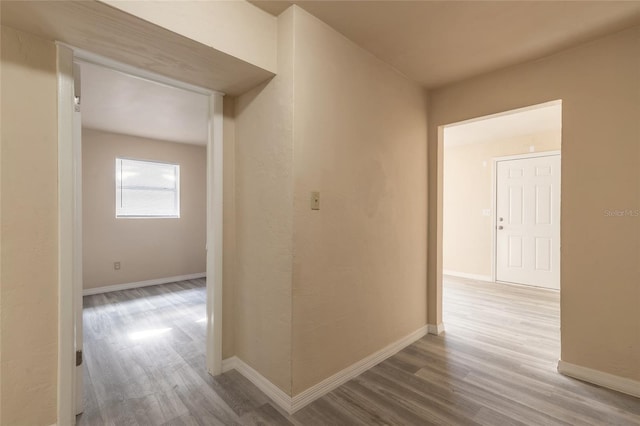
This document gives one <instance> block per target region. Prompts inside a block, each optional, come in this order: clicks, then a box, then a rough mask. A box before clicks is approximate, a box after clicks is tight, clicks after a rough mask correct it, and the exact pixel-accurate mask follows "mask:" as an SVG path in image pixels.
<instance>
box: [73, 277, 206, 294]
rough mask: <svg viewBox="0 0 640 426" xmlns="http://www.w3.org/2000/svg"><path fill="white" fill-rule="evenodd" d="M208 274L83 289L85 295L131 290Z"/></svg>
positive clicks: (193, 278)
mask: <svg viewBox="0 0 640 426" xmlns="http://www.w3.org/2000/svg"><path fill="white" fill-rule="evenodd" d="M206 276H207V274H206V273H204V272H200V273H198V274H189V275H178V276H175V277H166V278H156V279H153V280H146V281H138V282H135V283H125V284H114V285H107V286H104V287H95V288H85V289H84V290H82V295H83V296H91V295H92V294H100V293H109V292H112V291H120V290H130V289H132V288H140V287H148V286H150V285H158V284H168V283H175V282H177V281H185V280H195V279H196V278H204V277H206Z"/></svg>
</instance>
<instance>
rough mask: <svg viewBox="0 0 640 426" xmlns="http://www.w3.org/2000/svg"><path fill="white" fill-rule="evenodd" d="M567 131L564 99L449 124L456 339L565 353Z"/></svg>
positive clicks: (450, 283)
mask: <svg viewBox="0 0 640 426" xmlns="http://www.w3.org/2000/svg"><path fill="white" fill-rule="evenodd" d="M561 128H562V102H561V101H553V102H548V103H544V104H540V105H534V106H530V107H526V108H521V109H517V110H513V111H507V112H504V113H500V114H495V115H491V116H486V117H480V118H477V119H473V120H467V121H464V122H460V123H453V124H450V125H446V126H443V129H442V135H443V145H442V146H443V171H442V176H443V182H442V185H443V186H442V188H443V192H442V194H443V204H442V208H443V210H442V212H443V215H442V217H443V222H442V223H443V229H442V271H443V273H442V275H443V276H442V293H443V301H442V313H443V323H444V324H445V327H446V329H447V334H448V335H449V336H451V335H452V334H457V335H459V336H464V337H465V338H466V339H469V340H473V339H477V341H478V344H479V345H482V344H483V343H482V342H486V341H491V342H493V343H494V344H495V345H497V346H498V347H502V348H508V347H522V348H523V349H522V356H523V357H527V356H530V355H531V354H532V353H534V352H535V355H536V356H538V357H539V358H540V359H545V360H547V361H549V362H552V363H554V364H555V362H556V361H557V359H558V358H559V351H560V322H559V321H560V320H559V318H560V303H559V299H560V295H559V292H558V290H559V289H560V225H561V224H560V200H561V192H560V183H561V182H560V179H561V174H560V172H561V137H562V131H561V130H562V129H561ZM479 336H481V337H479ZM522 338H524V339H529V340H531V341H534V340H536V341H537V345H535V347H533V346H531V347H527V345H522V342H521V341H518V339H522ZM527 351H531V352H530V353H529V352H527Z"/></svg>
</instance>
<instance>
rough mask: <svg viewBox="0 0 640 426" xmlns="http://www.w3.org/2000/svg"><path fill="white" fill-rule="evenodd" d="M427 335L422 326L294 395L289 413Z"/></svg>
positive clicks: (425, 328) (425, 329)
mask: <svg viewBox="0 0 640 426" xmlns="http://www.w3.org/2000/svg"><path fill="white" fill-rule="evenodd" d="M426 334H427V326H426V325H425V326H422V327H420V328H419V329H417V330H416V331H414V332H413V333H410V334H408V335H407V336H405V337H403V338H401V339H399V340H396V341H395V342H393V343H391V344H390V345H387V346H385V347H384V348H382V349H380V350H379V351H377V352H375V353H373V354H371V355H369V356H368V357H366V358H363V359H361V360H360V361H358V362H356V363H354V364H351V365H350V366H349V367H347V368H345V369H343V370H341V371H338V372H337V373H336V374H334V375H333V376H331V377H328V378H326V379H324V380H323V381H321V382H320V383H318V384H315V385H313V386H311V387H310V388H309V389H307V390H305V391H303V392H301V393H299V394H297V395H295V396H294V397H293V400H292V403H291V413H295V412H296V411H298V410H299V409H301V408H302V407H304V406H305V405H307V404H309V403H311V402H313V401H315V400H316V399H318V398H320V397H321V396H323V395H325V394H327V393H329V392H331V391H332V390H334V389H335V388H337V387H338V386H340V385H342V384H344V383H346V382H348V381H349V380H351V379H353V378H354V377H356V376H358V375H360V374H362V373H364V372H365V371H366V370H368V369H370V368H371V367H373V366H375V365H377V364H379V363H381V362H382V361H384V360H385V359H387V358H389V357H390V356H392V355H395V354H396V353H398V352H400V351H401V350H402V349H404V348H406V347H407V346H409V345H410V344H412V343H413V342H415V341H416V340H419V339H421V338H422V337H424V336H425V335H426Z"/></svg>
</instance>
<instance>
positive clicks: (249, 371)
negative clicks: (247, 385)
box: [222, 356, 292, 414]
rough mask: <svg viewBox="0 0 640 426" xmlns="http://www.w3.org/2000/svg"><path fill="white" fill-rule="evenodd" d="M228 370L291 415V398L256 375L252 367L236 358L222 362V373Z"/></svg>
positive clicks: (259, 375)
mask: <svg viewBox="0 0 640 426" xmlns="http://www.w3.org/2000/svg"><path fill="white" fill-rule="evenodd" d="M230 370H236V371H237V372H238V373H240V374H242V375H243V376H244V377H245V378H246V379H247V380H249V381H250V382H251V383H253V384H254V385H256V387H257V388H258V389H260V390H261V391H262V392H264V393H265V395H267V396H268V397H269V398H271V399H272V400H273V402H275V403H276V404H277V405H278V406H279V407H280V408H282V409H283V410H285V411H286V412H287V413H289V414H291V413H292V411H291V396H289V395H287V393H286V392H284V391H283V390H282V389H280V388H279V387H277V386H276V385H274V384H273V383H271V381H270V380H269V379H267V378H266V377H264V376H263V375H262V374H260V373H258V372H257V371H256V370H254V369H253V367H251V366H249V364H247V363H245V362H244V361H243V360H241V359H240V358H238V357H237V356H232V357H231V358H226V359H224V360H222V372H224V373H226V372H227V371H230Z"/></svg>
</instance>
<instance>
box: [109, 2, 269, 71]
mask: <svg viewBox="0 0 640 426" xmlns="http://www.w3.org/2000/svg"><path fill="white" fill-rule="evenodd" d="M101 1H102V2H103V3H106V4H108V5H110V6H112V7H115V8H117V9H120V10H123V11H125V12H127V13H129V14H131V15H134V16H137V17H138V18H142V19H144V20H145V21H148V22H151V23H154V24H156V25H159V26H161V27H164V28H167V29H168V30H171V31H174V32H176V33H178V34H181V35H183V36H186V37H189V38H190V39H192V40H195V41H197V42H200V43H202V44H204V45H206V46H210V47H213V48H215V49H217V50H220V51H221V52H224V53H228V54H229V55H232V56H234V57H236V58H240V59H242V60H244V61H246V62H249V63H251V64H253V65H257V66H259V67H261V68H264V69H265V70H268V71H272V72H277V70H278V69H277V60H276V57H277V53H276V47H277V34H278V29H277V19H276V18H275V17H274V16H272V15H270V14H268V13H266V12H265V11H263V10H262V9H259V8H257V7H255V6H254V5H252V4H251V3H249V2H246V1H244V0H235V1H193V0H179V1H175V0H174V1H156V0H147V1H140V0H138V1H122V0H101Z"/></svg>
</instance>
